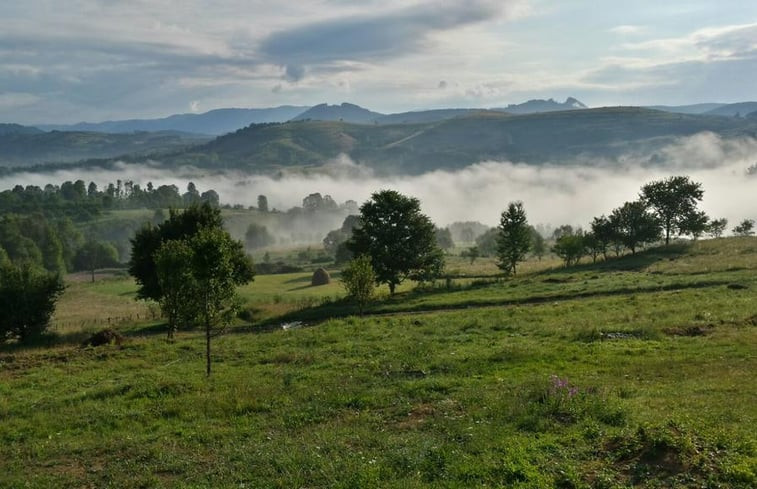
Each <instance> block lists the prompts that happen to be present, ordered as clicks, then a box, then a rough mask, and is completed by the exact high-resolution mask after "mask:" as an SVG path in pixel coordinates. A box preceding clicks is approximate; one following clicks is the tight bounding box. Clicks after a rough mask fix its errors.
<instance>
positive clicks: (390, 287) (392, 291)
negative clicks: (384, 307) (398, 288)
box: [389, 282, 395, 295]
mask: <svg viewBox="0 0 757 489" xmlns="http://www.w3.org/2000/svg"><path fill="white" fill-rule="evenodd" d="M394 287H395V283H394V282H389V295H394Z"/></svg>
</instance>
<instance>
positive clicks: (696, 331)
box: [663, 324, 715, 336]
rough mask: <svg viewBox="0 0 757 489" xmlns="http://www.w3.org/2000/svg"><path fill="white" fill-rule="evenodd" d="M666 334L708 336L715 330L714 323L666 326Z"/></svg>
mask: <svg viewBox="0 0 757 489" xmlns="http://www.w3.org/2000/svg"><path fill="white" fill-rule="evenodd" d="M663 331H664V332H665V334H667V335H670V336H707V335H709V334H711V333H712V332H713V331H715V325H714V324H704V325H702V324H696V325H692V326H679V327H675V328H665V329H664V330H663Z"/></svg>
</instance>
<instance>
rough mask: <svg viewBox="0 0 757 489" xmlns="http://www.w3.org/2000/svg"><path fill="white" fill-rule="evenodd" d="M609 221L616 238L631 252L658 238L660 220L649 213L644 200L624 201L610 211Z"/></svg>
mask: <svg viewBox="0 0 757 489" xmlns="http://www.w3.org/2000/svg"><path fill="white" fill-rule="evenodd" d="M610 222H611V224H612V227H613V228H614V229H615V232H616V239H617V240H618V241H619V242H620V243H621V244H623V246H625V247H626V248H628V249H629V250H631V254H636V250H637V248H639V247H640V246H643V245H645V244H647V243H652V242H654V241H657V240H658V239H660V221H659V218H658V217H657V216H655V215H654V214H653V213H651V212H650V211H649V210H648V209H647V206H646V204H645V203H644V202H642V201H638V200H637V201H634V202H626V203H625V204H623V206H622V207H619V208H617V209H615V210H614V211H612V214H611V215H610Z"/></svg>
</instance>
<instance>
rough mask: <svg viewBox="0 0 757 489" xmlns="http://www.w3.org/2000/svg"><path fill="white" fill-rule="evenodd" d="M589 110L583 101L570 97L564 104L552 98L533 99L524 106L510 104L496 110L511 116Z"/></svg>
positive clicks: (523, 104) (524, 103)
mask: <svg viewBox="0 0 757 489" xmlns="http://www.w3.org/2000/svg"><path fill="white" fill-rule="evenodd" d="M578 109H588V107H587V106H586V105H585V104H583V103H582V102H581V101H579V100H578V99H576V98H574V97H568V98H567V99H566V100H565V102H564V103H560V102H557V101H555V99H553V98H550V99H547V100H544V99H532V100H528V101H526V102H523V103H522V104H510V105H508V106H507V107H505V108H504V109H495V110H499V111H504V112H509V113H511V114H533V113H536V112H556V111H559V110H578Z"/></svg>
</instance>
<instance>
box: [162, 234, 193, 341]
mask: <svg viewBox="0 0 757 489" xmlns="http://www.w3.org/2000/svg"><path fill="white" fill-rule="evenodd" d="M153 259H154V260H155V271H156V274H157V277H158V285H159V286H160V291H161V296H160V299H159V300H158V303H159V304H160V308H161V310H162V311H163V315H164V316H165V317H166V319H167V320H168V338H169V339H173V337H174V333H175V332H176V331H177V330H178V329H179V324H180V323H181V322H184V323H185V324H187V323H191V322H192V321H194V319H195V317H196V316H197V315H198V311H197V306H198V305H197V303H196V302H195V301H196V300H197V297H196V296H195V295H196V291H197V288H198V286H197V284H196V283H195V280H194V276H193V274H192V270H191V268H190V267H189V266H188V265H189V264H190V263H191V262H192V249H191V248H190V247H189V244H188V243H187V241H186V240H180V239H173V240H168V241H165V242H164V243H163V244H162V245H161V246H160V248H158V250H157V251H156V252H155V255H154V256H153Z"/></svg>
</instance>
